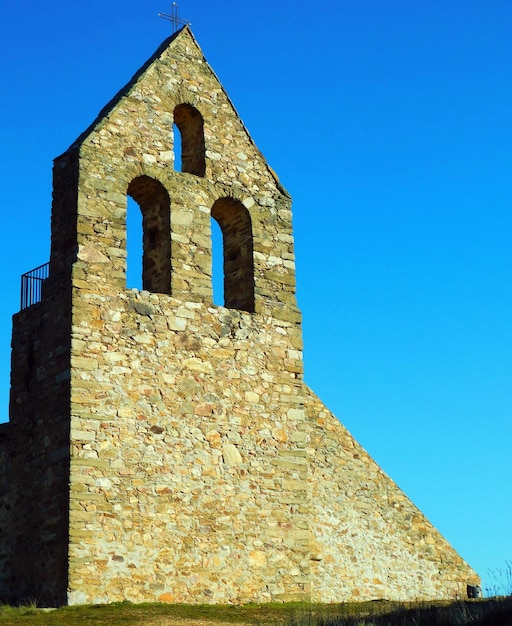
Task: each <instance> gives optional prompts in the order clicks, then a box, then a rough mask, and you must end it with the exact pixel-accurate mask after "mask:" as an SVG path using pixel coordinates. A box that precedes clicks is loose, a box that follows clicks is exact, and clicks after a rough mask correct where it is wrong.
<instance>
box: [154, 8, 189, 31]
mask: <svg viewBox="0 0 512 626" xmlns="http://www.w3.org/2000/svg"><path fill="white" fill-rule="evenodd" d="M158 17H161V18H162V19H163V20H167V21H168V22H171V24H172V32H173V34H174V33H175V32H176V31H177V30H178V29H179V28H181V27H182V26H186V25H187V24H188V25H190V22H189V21H188V20H182V19H181V17H179V16H178V5H177V4H176V2H173V3H172V4H171V12H170V13H159V14H158Z"/></svg>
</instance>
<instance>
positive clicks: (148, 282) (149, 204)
mask: <svg viewBox="0 0 512 626" xmlns="http://www.w3.org/2000/svg"><path fill="white" fill-rule="evenodd" d="M127 194H128V195H129V196H131V197H132V198H133V199H134V200H135V201H136V202H137V204H138V205H139V207H140V210H141V212H142V250H143V251H142V288H143V289H145V290H147V291H152V292H154V293H166V294H170V293H171V201H170V198H169V194H168V193H167V190H166V189H165V187H164V186H163V185H162V183H160V182H159V181H158V180H156V179H155V178H150V177H149V176H145V175H143V176H138V177H137V178H134V179H133V180H132V181H131V183H130V184H129V185H128V189H127Z"/></svg>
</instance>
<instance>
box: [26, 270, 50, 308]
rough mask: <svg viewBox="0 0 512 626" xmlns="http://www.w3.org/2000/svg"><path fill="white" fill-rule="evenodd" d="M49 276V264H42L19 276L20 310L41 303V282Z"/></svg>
mask: <svg viewBox="0 0 512 626" xmlns="http://www.w3.org/2000/svg"><path fill="white" fill-rule="evenodd" d="M49 275H50V264H49V263H44V264H43V265H40V266H39V267H36V268H35V269H33V270H30V272H27V273H26V274H22V276H21V310H22V311H23V309H27V308H28V307H29V306H32V305H33V304H36V303H37V302H41V297H42V292H43V282H44V281H45V280H46V279H47V278H48V276H49Z"/></svg>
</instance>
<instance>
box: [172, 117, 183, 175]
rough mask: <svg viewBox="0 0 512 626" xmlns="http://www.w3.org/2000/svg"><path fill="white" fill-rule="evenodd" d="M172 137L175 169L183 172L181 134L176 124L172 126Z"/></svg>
mask: <svg viewBox="0 0 512 626" xmlns="http://www.w3.org/2000/svg"><path fill="white" fill-rule="evenodd" d="M172 135H173V138H174V145H173V149H174V169H175V171H176V172H181V133H180V129H179V128H178V126H177V125H176V124H173V125H172Z"/></svg>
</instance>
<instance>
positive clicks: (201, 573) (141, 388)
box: [70, 291, 310, 602]
mask: <svg viewBox="0 0 512 626" xmlns="http://www.w3.org/2000/svg"><path fill="white" fill-rule="evenodd" d="M77 297H80V300H81V306H79V305H78V303H75V311H76V315H75V317H74V324H73V342H72V343H73V356H72V360H71V364H72V373H73V374H72V392H71V397H72V424H71V441H72V459H71V507H70V508H71V519H70V537H71V545H70V589H71V595H70V600H71V601H72V602H80V601H88V602H91V601H92V602H104V601H114V600H116V601H118V600H123V599H125V598H128V599H130V600H132V601H143V600H155V599H158V598H160V597H163V598H164V599H167V600H172V601H176V602H244V601H245V602H248V601H269V600H272V599H285V598H307V597H309V592H310V581H309V545H308V544H309V529H308V511H309V502H308V496H307V465H306V459H305V458H304V449H303V448H304V443H305V441H306V438H307V435H306V432H305V429H306V422H305V414H304V408H303V405H302V396H301V383H300V381H298V380H297V377H296V374H297V370H298V369H300V365H301V364H300V361H297V359H296V356H297V355H296V350H295V348H294V347H293V345H292V344H291V342H290V339H289V338H288V337H287V331H288V329H289V326H290V323H288V322H282V321H279V320H275V319H272V318H268V319H263V318H262V317H261V316H258V317H255V316H254V315H250V314H248V313H242V312H238V311H234V310H228V309H223V308H218V307H212V306H207V305H204V304H201V303H194V302H182V301H177V300H175V299H173V298H170V297H168V296H162V295H157V294H149V293H147V292H146V293H145V292H142V293H138V292H136V291H134V292H125V293H121V294H119V293H116V294H113V295H112V296H110V297H109V296H106V295H102V296H98V295H97V294H93V293H85V292H84V291H80V293H79V295H78V296H77Z"/></svg>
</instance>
